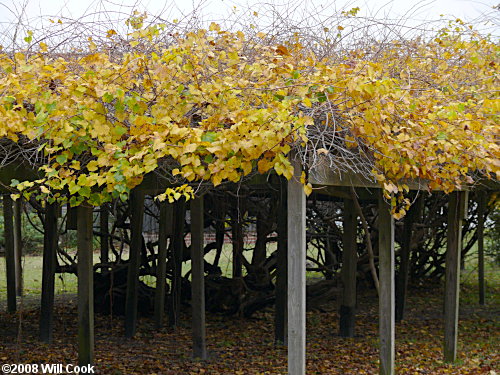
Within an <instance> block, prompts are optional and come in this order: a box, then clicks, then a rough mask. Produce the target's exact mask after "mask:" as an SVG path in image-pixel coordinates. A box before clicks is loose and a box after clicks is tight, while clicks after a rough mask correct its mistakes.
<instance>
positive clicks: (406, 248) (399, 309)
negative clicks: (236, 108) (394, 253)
mask: <svg viewBox="0 0 500 375" xmlns="http://www.w3.org/2000/svg"><path fill="white" fill-rule="evenodd" d="M421 199H423V198H422V195H420V196H419V198H418V200H421ZM419 202H420V201H418V202H414V204H413V205H412V206H411V207H410V209H409V210H408V212H407V214H406V216H405V218H404V226H403V243H402V244H401V258H400V264H399V272H398V275H397V285H396V322H400V321H401V320H403V317H404V312H405V305H406V290H407V288H408V273H409V271H410V253H411V240H412V234H413V223H414V222H415V219H416V216H417V213H418V211H419V210H418V206H419Z"/></svg>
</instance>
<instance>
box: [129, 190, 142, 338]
mask: <svg viewBox="0 0 500 375" xmlns="http://www.w3.org/2000/svg"><path fill="white" fill-rule="evenodd" d="M143 219H144V192H143V191H142V190H138V189H137V188H136V189H133V190H132V192H131V193H130V232H131V234H130V250H129V254H130V255H129V263H128V273H127V296H126V300H125V336H126V337H129V338H130V337H134V336H135V332H136V330H137V300H138V287H139V267H140V265H141V248H142V224H143Z"/></svg>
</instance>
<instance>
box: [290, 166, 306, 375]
mask: <svg viewBox="0 0 500 375" xmlns="http://www.w3.org/2000/svg"><path fill="white" fill-rule="evenodd" d="M292 158H293V156H292ZM292 165H293V167H294V176H293V177H292V178H291V179H290V181H289V182H288V199H287V200H288V202H287V206H288V215H287V216H288V219H287V225H288V252H289V257H288V374H290V375H304V374H305V371H306V196H305V194H304V190H303V186H302V184H301V183H300V176H301V171H302V168H301V165H300V162H299V160H298V159H295V160H293V161H292Z"/></svg>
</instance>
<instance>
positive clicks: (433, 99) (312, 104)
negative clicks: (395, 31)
mask: <svg viewBox="0 0 500 375" xmlns="http://www.w3.org/2000/svg"><path fill="white" fill-rule="evenodd" d="M145 18H146V16H145V15H141V14H138V13H136V14H134V15H133V16H132V17H131V18H129V20H128V21H127V22H128V25H129V26H130V27H131V29H132V30H131V32H130V33H129V34H128V35H127V39H126V41H125V39H123V38H119V35H118V34H117V32H116V31H115V30H108V31H107V33H106V35H105V36H103V39H105V41H106V42H105V43H102V42H99V43H95V42H94V41H93V40H89V41H88V44H87V46H85V47H81V48H80V49H75V50H74V51H72V52H65V53H58V52H57V51H56V50H55V49H52V47H51V46H49V45H47V44H46V43H44V42H40V43H38V44H34V43H33V37H32V35H28V36H27V37H26V38H25V39H26V43H27V48H26V49H25V50H22V49H20V50H11V51H7V50H4V51H3V52H2V53H1V54H0V90H1V92H2V96H1V99H0V100H1V101H2V103H1V106H0V137H3V139H4V141H3V142H4V143H5V142H11V143H12V142H14V143H19V144H22V145H24V146H23V147H26V145H31V146H33V145H34V146H36V152H35V153H34V154H32V155H36V157H33V156H32V157H30V158H25V159H27V160H25V162H26V163H27V164H28V163H29V164H31V165H32V166H33V168H34V169H39V177H40V178H39V179H37V180H34V181H17V180H13V182H12V188H15V189H17V191H18V192H22V193H23V194H26V195H29V194H33V193H34V192H36V194H41V196H43V197H46V198H47V199H48V200H49V201H52V200H59V201H66V200H69V202H70V203H71V204H72V205H79V204H80V203H82V202H84V201H87V202H89V203H91V204H93V205H100V204H102V203H104V202H106V201H109V200H110V199H113V198H121V199H123V200H125V199H126V198H127V196H128V193H129V192H130V190H131V189H132V188H134V187H135V186H137V185H139V184H140V183H141V182H142V180H143V178H144V176H145V175H146V174H148V173H154V172H156V173H158V174H160V175H162V176H163V177H165V178H167V179H168V181H169V183H170V184H171V186H172V187H173V188H169V189H167V191H166V192H165V194H163V195H161V196H160V198H161V199H165V198H168V199H169V200H170V201H173V200H175V199H178V198H179V197H180V196H181V195H185V196H187V197H189V196H191V195H192V194H193V193H194V192H195V190H196V184H193V183H195V182H198V183H201V182H204V181H206V182H211V183H212V184H213V186H217V185H219V184H221V183H223V182H225V181H233V182H238V181H240V180H242V179H243V178H245V177H246V176H249V175H251V174H252V173H255V172H258V173H261V174H263V173H267V172H268V171H270V170H274V172H276V173H277V174H278V175H284V176H285V177H286V178H288V179H290V178H291V177H292V175H293V167H292V166H291V163H290V160H289V155H290V151H291V150H296V151H297V152H298V154H299V156H300V157H301V159H302V161H303V162H305V164H306V165H308V167H306V168H305V169H306V172H307V169H308V168H315V167H316V166H318V165H319V164H325V163H326V164H327V165H328V166H329V167H331V168H333V169H341V170H346V169H347V170H350V169H351V170H356V171H361V172H363V173H365V174H366V175H371V176H375V178H376V179H377V180H378V181H379V182H380V183H381V185H382V186H383V187H384V188H385V191H386V193H387V194H390V193H393V194H395V195H396V197H397V196H398V195H399V202H400V203H401V202H403V203H404V204H403V205H402V206H401V205H400V207H399V211H397V212H395V214H396V215H403V214H404V211H405V208H406V207H407V204H406V202H405V201H404V200H403V196H402V195H401V194H403V193H404V192H405V191H408V186H407V181H408V180H415V179H420V180H422V181H426V182H428V183H429V184H428V187H429V189H435V188H438V187H439V188H442V189H444V190H445V191H451V190H453V189H454V188H456V187H458V186H461V185H464V184H474V183H475V182H476V181H478V180H479V179H483V178H488V179H489V178H496V179H498V178H499V177H500V161H499V160H500V158H499V156H500V147H499V144H498V140H499V137H500V127H499V126H498V113H499V109H500V99H499V97H498V90H497V88H498V83H499V82H498V79H499V78H498V54H499V53H500V49H499V46H498V44H497V43H495V42H494V41H492V40H490V39H489V38H487V37H484V36H482V35H480V34H479V33H477V32H475V31H474V30H473V29H472V27H469V26H467V25H464V24H463V22H461V21H460V20H457V21H456V22H455V23H453V24H450V26H449V27H448V28H445V29H442V30H440V31H439V32H438V33H437V34H435V35H434V36H432V37H428V38H415V39H412V40H407V41H401V40H394V41H389V42H384V43H382V42H376V41H374V42H373V43H371V45H370V46H369V47H368V48H364V49H353V50H350V51H348V52H346V51H343V53H337V52H336V51H335V50H334V49H333V51H332V52H331V53H329V54H325V53H323V52H322V53H319V47H318V48H315V46H314V44H311V43H309V42H308V41H305V40H302V38H301V36H299V35H298V34H295V35H292V36H290V37H289V38H286V39H285V40H283V39H279V38H274V37H272V35H269V34H264V33H258V32H253V33H251V34H250V33H245V32H243V31H234V32H233V31H226V30H222V29H221V27H220V26H219V25H217V24H215V23H212V24H211V25H210V27H209V29H208V30H205V29H196V30H190V31H186V32H183V33H180V32H176V33H169V32H167V30H166V29H165V25H164V24H153V25H149V26H144V23H143V21H144V20H145ZM340 32H342V28H341V27H339V33H340ZM349 155H356V164H357V165H352V160H353V159H352V158H351V157H350V156H349ZM4 156H5V155H4ZM360 164H362V165H361V166H360ZM302 182H303V183H304V189H305V191H306V193H310V192H311V189H312V187H311V185H310V184H308V183H307V176H306V174H303V178H302ZM388 196H389V195H388Z"/></svg>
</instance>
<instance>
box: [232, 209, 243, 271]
mask: <svg viewBox="0 0 500 375" xmlns="http://www.w3.org/2000/svg"><path fill="white" fill-rule="evenodd" d="M242 216H243V215H242V214H241V213H240V211H239V209H238V210H235V211H234V214H233V216H232V217H231V236H232V245H233V278H237V277H242V276H243V269H242V267H243V263H242V260H241V258H242V257H243V224H242V222H241V217H242Z"/></svg>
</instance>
